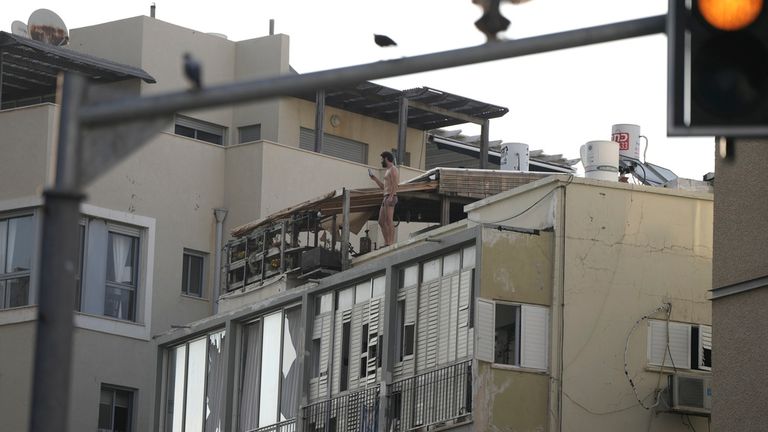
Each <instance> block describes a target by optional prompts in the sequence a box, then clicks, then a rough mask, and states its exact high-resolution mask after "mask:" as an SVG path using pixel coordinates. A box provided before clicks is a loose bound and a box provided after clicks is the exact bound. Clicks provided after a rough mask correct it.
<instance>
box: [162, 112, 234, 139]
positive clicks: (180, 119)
mask: <svg viewBox="0 0 768 432" xmlns="http://www.w3.org/2000/svg"><path fill="white" fill-rule="evenodd" d="M226 132H227V128H225V127H224V126H219V125H217V124H213V123H208V122H204V121H202V120H198V119H194V118H192V117H186V116H182V115H176V124H175V126H174V133H175V134H176V135H181V136H185V137H188V138H194V139H196V140H200V141H205V142H209V143H211V144H218V145H224V137H225V136H226Z"/></svg>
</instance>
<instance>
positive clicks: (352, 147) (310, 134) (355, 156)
mask: <svg viewBox="0 0 768 432" xmlns="http://www.w3.org/2000/svg"><path fill="white" fill-rule="evenodd" d="M299 147H300V148H301V149H303V150H309V151H314V149H315V131H314V130H312V129H308V128H301V130H300V131H299ZM321 153H322V154H324V155H328V156H333V157H337V158H339V159H345V160H348V161H352V162H357V163H361V164H367V163H368V144H366V143H362V142H359V141H354V140H351V139H347V138H342V137H339V136H335V135H329V134H324V135H323V149H322V152H321Z"/></svg>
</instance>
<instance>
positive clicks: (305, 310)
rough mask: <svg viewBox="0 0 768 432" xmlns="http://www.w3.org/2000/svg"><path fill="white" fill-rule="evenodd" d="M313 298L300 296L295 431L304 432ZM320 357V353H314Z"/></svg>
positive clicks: (307, 397)
mask: <svg viewBox="0 0 768 432" xmlns="http://www.w3.org/2000/svg"><path fill="white" fill-rule="evenodd" d="M315 301H317V299H316V298H315V296H310V295H309V294H306V293H304V295H302V296H301V304H302V308H301V331H300V335H299V336H300V337H299V340H300V341H301V342H300V343H301V345H300V346H299V349H298V355H297V356H296V361H297V362H298V363H297V365H298V369H297V370H298V371H299V373H298V376H297V380H298V387H299V389H298V390H299V391H298V392H296V393H297V395H296V431H297V432H304V409H303V407H304V406H306V405H307V404H308V403H309V380H310V379H311V378H312V371H311V367H312V364H311V361H310V359H311V358H312V355H311V353H310V350H311V349H312V333H313V332H314V328H313V327H314V318H315ZM315 355H318V356H319V355H320V353H319V352H318V353H315Z"/></svg>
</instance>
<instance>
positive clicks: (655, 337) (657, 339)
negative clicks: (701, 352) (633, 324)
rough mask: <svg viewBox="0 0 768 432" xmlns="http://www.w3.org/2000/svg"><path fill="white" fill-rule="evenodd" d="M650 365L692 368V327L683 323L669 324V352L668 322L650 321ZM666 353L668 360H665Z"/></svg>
mask: <svg viewBox="0 0 768 432" xmlns="http://www.w3.org/2000/svg"><path fill="white" fill-rule="evenodd" d="M648 325H649V329H648V332H649V334H648V364H652V365H656V366H661V364H662V361H663V363H664V366H665V367H670V368H671V367H672V366H673V364H674V367H676V368H684V369H690V368H691V356H690V352H691V326H690V325H688V324H682V323H675V322H670V323H669V351H670V352H671V353H672V356H671V357H670V355H669V352H667V322H666V321H660V320H650V321H648ZM665 353H666V358H665Z"/></svg>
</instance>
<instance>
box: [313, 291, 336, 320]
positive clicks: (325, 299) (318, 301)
mask: <svg viewBox="0 0 768 432" xmlns="http://www.w3.org/2000/svg"><path fill="white" fill-rule="evenodd" d="M332 310H333V293H327V294H323V295H321V296H319V297H315V315H322V314H324V313H327V312H331V311H332Z"/></svg>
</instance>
